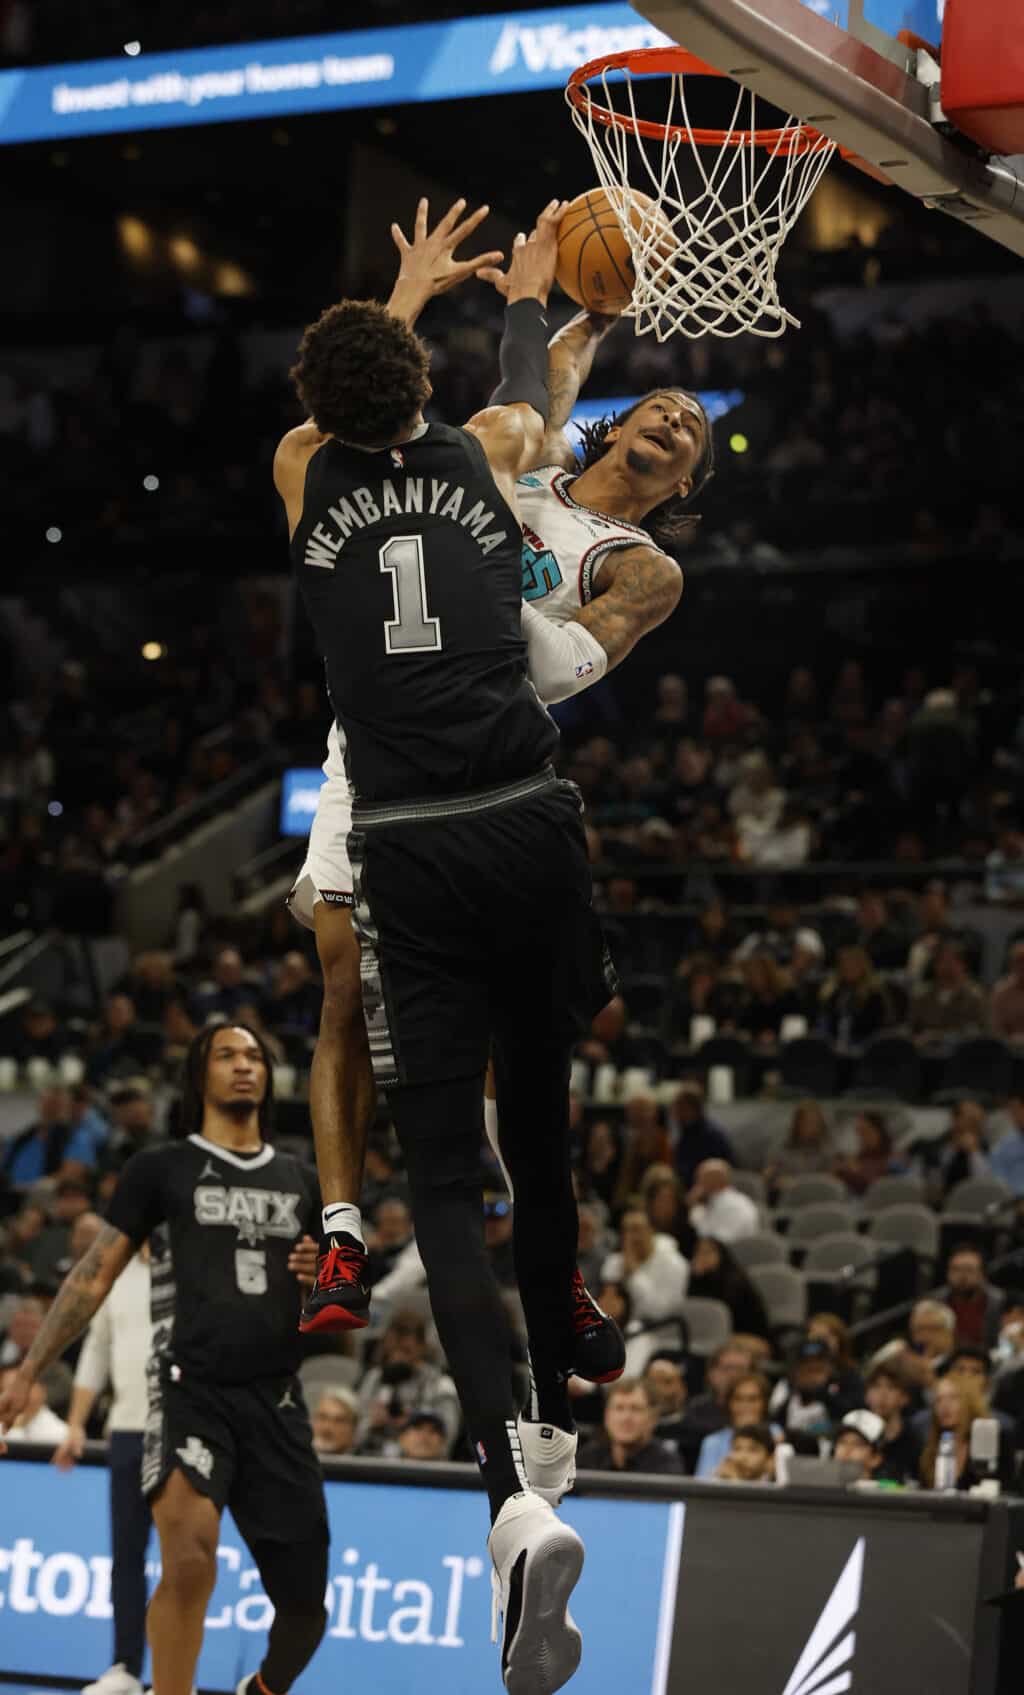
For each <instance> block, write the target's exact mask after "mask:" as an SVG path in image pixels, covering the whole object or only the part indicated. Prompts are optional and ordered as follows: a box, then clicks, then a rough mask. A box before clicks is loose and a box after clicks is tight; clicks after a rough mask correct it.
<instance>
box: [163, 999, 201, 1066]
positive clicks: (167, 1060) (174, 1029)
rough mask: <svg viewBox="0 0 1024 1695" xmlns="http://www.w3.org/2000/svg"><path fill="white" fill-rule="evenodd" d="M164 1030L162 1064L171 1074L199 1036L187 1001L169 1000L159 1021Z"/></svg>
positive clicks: (197, 1027) (197, 1026)
mask: <svg viewBox="0 0 1024 1695" xmlns="http://www.w3.org/2000/svg"><path fill="white" fill-rule="evenodd" d="M161 1022H162V1024H163V1029H164V1053H163V1064H164V1069H165V1070H166V1071H167V1072H168V1074H172V1073H173V1072H174V1071H176V1070H177V1068H178V1067H179V1066H180V1065H181V1064H182V1063H183V1061H184V1058H185V1055H186V1054H187V1053H188V1050H189V1048H190V1047H191V1045H192V1043H193V1042H194V1041H195V1038H196V1037H197V1036H198V1034H199V1025H198V1024H197V1023H196V1022H195V1020H194V1019H193V1017H192V1014H191V1013H190V1011H189V1008H188V1001H187V1000H186V999H185V998H184V997H182V998H181V999H180V1000H170V1001H168V1002H167V1005H166V1006H165V1007H164V1015H163V1018H162V1020H161Z"/></svg>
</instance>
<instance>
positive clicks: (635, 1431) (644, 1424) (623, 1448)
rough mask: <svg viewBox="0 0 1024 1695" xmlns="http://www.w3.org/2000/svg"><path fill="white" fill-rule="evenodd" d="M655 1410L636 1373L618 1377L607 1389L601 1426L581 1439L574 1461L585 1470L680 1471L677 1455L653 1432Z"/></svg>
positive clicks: (662, 1473)
mask: <svg viewBox="0 0 1024 1695" xmlns="http://www.w3.org/2000/svg"><path fill="white" fill-rule="evenodd" d="M657 1421H658V1411H657V1408H656V1406H655V1404H654V1402H653V1400H652V1399H651V1394H650V1391H649V1389H647V1388H646V1386H645V1385H644V1383H643V1380H642V1379H641V1378H638V1377H622V1378H620V1379H619V1381H618V1383H613V1384H612V1385H611V1387H610V1388H609V1390H608V1394H607V1397H606V1399H605V1407H604V1430H603V1431H602V1433H601V1434H600V1435H598V1436H592V1437H591V1438H590V1440H589V1441H587V1442H584V1443H583V1444H582V1445H581V1447H580V1451H579V1454H578V1456H577V1464H578V1465H579V1467H580V1469H581V1470H585V1471H636V1472H647V1473H649V1474H652V1475H655V1476H660V1477H678V1476H680V1475H681V1474H682V1469H683V1468H682V1465H681V1464H680V1461H679V1456H678V1455H677V1454H675V1453H673V1451H672V1449H671V1448H670V1447H669V1446H668V1445H667V1443H665V1442H659V1441H657V1440H656V1438H655V1435H654V1428H655V1425H656V1424H657Z"/></svg>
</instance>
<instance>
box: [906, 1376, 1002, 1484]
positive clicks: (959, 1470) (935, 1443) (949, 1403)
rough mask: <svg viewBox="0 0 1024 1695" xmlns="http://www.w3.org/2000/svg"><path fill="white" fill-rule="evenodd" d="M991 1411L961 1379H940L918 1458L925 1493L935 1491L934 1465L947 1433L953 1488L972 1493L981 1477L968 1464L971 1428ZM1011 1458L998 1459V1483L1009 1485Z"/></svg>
mask: <svg viewBox="0 0 1024 1695" xmlns="http://www.w3.org/2000/svg"><path fill="white" fill-rule="evenodd" d="M990 1417H991V1411H990V1408H989V1404H988V1401H987V1399H986V1397H985V1393H984V1391H983V1390H982V1389H980V1388H978V1386H977V1385H976V1384H974V1383H971V1382H970V1381H968V1380H965V1379H963V1378H960V1379H955V1378H953V1377H948V1376H947V1377H944V1378H943V1379H942V1380H941V1382H940V1383H939V1384H938V1385H937V1387H936V1390H935V1397H934V1400H933V1401H932V1410H931V1415H930V1417H929V1419H928V1428H927V1436H926V1439H925V1444H924V1451H923V1453H922V1455H921V1465H920V1469H919V1477H920V1480H921V1482H922V1483H923V1484H924V1486H925V1488H926V1489H934V1488H935V1462H936V1459H937V1458H938V1453H939V1443H940V1441H941V1439H942V1437H943V1435H944V1434H945V1433H946V1432H947V1431H952V1432H953V1436H954V1438H955V1444H956V1448H955V1451H956V1487H957V1489H958V1490H960V1491H965V1490H968V1489H973V1487H974V1485H975V1484H976V1483H980V1482H981V1476H980V1474H979V1472H978V1471H977V1470H976V1468H975V1467H974V1465H973V1464H972V1462H971V1426H972V1425H973V1423H974V1421H975V1419H976V1418H990ZM1010 1459H1011V1456H1010V1455H1009V1454H1007V1453H1006V1451H1005V1444H1003V1451H1002V1453H1001V1456H1000V1465H999V1471H1000V1481H1001V1482H1003V1484H1004V1487H1005V1485H1006V1483H1007V1482H1008V1481H1009V1476H1010V1472H1011V1464H1010Z"/></svg>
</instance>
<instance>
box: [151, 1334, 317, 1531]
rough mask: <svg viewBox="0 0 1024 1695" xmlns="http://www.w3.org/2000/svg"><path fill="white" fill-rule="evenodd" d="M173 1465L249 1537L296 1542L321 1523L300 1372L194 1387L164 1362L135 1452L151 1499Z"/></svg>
mask: <svg viewBox="0 0 1024 1695" xmlns="http://www.w3.org/2000/svg"><path fill="white" fill-rule="evenodd" d="M173 1471H180V1472H182V1473H183V1474H184V1476H185V1477H187V1479H188V1481H189V1483H190V1484H191V1485H192V1487H193V1489H195V1490H197V1491H198V1493H199V1494H200V1495H206V1496H207V1497H208V1498H209V1499H210V1500H211V1501H212V1502H213V1504H214V1506H215V1507H216V1508H217V1509H218V1511H220V1512H222V1511H223V1510H224V1508H225V1507H230V1509H231V1513H232V1516H233V1518H234V1520H235V1523H236V1524H237V1525H238V1528H239V1530H240V1531H241V1533H242V1535H243V1536H244V1537H245V1540H246V1541H247V1542H248V1543H249V1544H250V1546H252V1544H253V1543H254V1542H262V1541H268V1542H301V1541H305V1540H306V1539H307V1538H308V1537H311V1536H313V1535H315V1533H316V1532H317V1530H318V1528H319V1527H320V1526H326V1518H327V1508H326V1504H325V1502H324V1484H323V1474H322V1472H321V1470H320V1462H319V1460H318V1459H317V1457H316V1451H315V1449H314V1447H313V1432H312V1430H311V1428H310V1423H309V1418H308V1416H307V1413H306V1406H305V1402H304V1401H303V1398H302V1390H301V1388H300V1386H299V1380H298V1378H297V1377H278V1378H268V1379H266V1380H265V1381H263V1382H260V1383H251V1384H241V1383H200V1382H198V1381H197V1380H195V1379H194V1378H188V1379H186V1378H185V1377H184V1376H182V1375H181V1374H180V1372H179V1368H178V1367H177V1366H176V1365H173V1364H170V1363H168V1362H166V1361H165V1362H164V1363H163V1364H162V1366H161V1368H160V1371H159V1376H158V1378H157V1379H156V1380H154V1377H153V1376H151V1378H150V1402H149V1417H148V1420H147V1423H146V1434H145V1443H144V1448H143V1458H142V1488H143V1493H144V1494H145V1495H146V1496H147V1498H148V1499H152V1497H153V1496H154V1495H155V1494H156V1493H157V1492H158V1491H159V1490H160V1489H161V1488H162V1486H163V1485H164V1483H166V1481H167V1479H168V1477H170V1475H171V1473H172V1472H173Z"/></svg>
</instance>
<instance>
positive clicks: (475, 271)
mask: <svg viewBox="0 0 1024 1695" xmlns="http://www.w3.org/2000/svg"><path fill="white" fill-rule="evenodd" d="M503 258H504V254H503V253H478V254H477V256H476V258H475V259H462V260H460V262H459V263H458V264H457V265H456V267H455V275H456V276H457V277H460V278H461V277H477V276H479V275H480V272H481V271H483V270H486V269H487V268H489V267H490V268H493V267H494V266H495V265H500V263H501V261H502V259H503ZM499 275H500V272H499Z"/></svg>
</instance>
